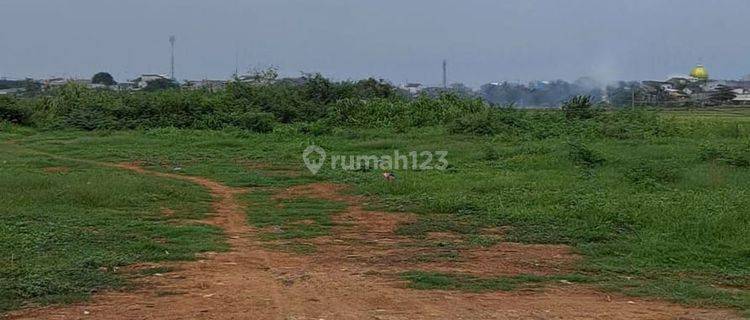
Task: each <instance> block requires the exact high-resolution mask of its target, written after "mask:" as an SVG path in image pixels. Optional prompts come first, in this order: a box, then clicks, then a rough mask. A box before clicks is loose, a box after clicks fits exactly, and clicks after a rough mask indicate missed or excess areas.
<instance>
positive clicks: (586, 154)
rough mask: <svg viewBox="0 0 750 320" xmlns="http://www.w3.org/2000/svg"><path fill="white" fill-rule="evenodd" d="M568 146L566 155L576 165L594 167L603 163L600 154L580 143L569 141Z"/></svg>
mask: <svg viewBox="0 0 750 320" xmlns="http://www.w3.org/2000/svg"><path fill="white" fill-rule="evenodd" d="M568 146H569V147H570V151H569V154H568V155H569V157H570V159H571V160H572V161H573V162H574V163H575V164H577V165H581V166H585V167H594V166H598V165H601V164H603V163H604V161H605V159H604V157H603V156H602V155H601V154H599V153H598V152H597V151H595V150H594V149H592V148H590V147H589V146H587V145H585V144H583V143H582V142H580V141H571V142H569V143H568Z"/></svg>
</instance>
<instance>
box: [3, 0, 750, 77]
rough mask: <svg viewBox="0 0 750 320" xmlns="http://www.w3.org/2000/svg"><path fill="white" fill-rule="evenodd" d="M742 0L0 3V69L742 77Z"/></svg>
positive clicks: (748, 16) (748, 53) (16, 73)
mask: <svg viewBox="0 0 750 320" xmlns="http://www.w3.org/2000/svg"><path fill="white" fill-rule="evenodd" d="M749 20H750V1H748V0H712V1H708V0H621V1H614V0H507V1H501V0H494V1H491V0H484V1H482V0H462V1H459V0H454V1H444V0H411V1H410V0H398V1H397V0H370V1H364V0H297V1H292V0H263V1H260V0H259V1H250V0H211V1H208V0H127V1H123V0H0V77H3V76H5V77H11V78H20V77H26V76H32V77H47V76H67V77H90V76H91V75H92V74H93V73H95V72H97V71H100V70H104V71H109V72H111V73H112V74H113V75H114V76H115V78H116V79H117V80H123V79H129V78H134V77H135V76H136V75H137V74H140V73H167V72H168V71H169V42H168V38H169V35H170V34H174V35H176V36H177V62H176V65H177V78H179V79H188V78H189V79H200V78H227V77H229V76H230V75H231V74H232V73H233V72H234V69H235V56H238V57H239V59H238V60H239V67H240V70H241V71H243V70H248V69H250V68H258V67H264V66H269V65H274V66H278V67H279V68H280V70H281V73H282V74H283V75H290V76H294V75H299V73H300V72H301V71H305V72H321V73H323V74H324V75H327V76H331V77H334V78H336V79H359V78H363V77H368V76H374V77H378V78H386V79H389V80H391V81H393V82H395V83H402V82H405V81H410V82H422V83H425V84H437V83H439V82H440V81H441V80H440V79H441V61H442V59H444V58H445V59H447V60H448V64H449V68H448V69H449V70H448V71H449V72H448V77H449V82H464V83H467V84H469V85H472V86H477V85H479V84H482V83H486V82H493V81H502V80H521V81H527V80H533V79H565V80H575V79H576V78H578V77H580V76H594V77H596V78H600V79H606V80H610V79H661V78H665V77H666V76H668V75H672V74H685V73H687V72H689V70H690V68H691V67H693V65H695V64H696V63H697V62H699V61H701V62H702V63H703V64H705V65H706V67H707V68H708V70H709V72H710V73H711V76H712V77H719V78H732V79H734V78H739V77H741V76H743V75H745V74H748V73H750V26H748V21H749Z"/></svg>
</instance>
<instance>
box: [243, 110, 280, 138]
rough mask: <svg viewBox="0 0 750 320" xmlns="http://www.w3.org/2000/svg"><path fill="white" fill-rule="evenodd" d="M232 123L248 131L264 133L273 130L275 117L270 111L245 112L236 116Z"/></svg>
mask: <svg viewBox="0 0 750 320" xmlns="http://www.w3.org/2000/svg"><path fill="white" fill-rule="evenodd" d="M234 125H235V126H237V127H238V128H241V129H245V130H248V131H252V132H259V133H265V132H271V131H273V127H274V126H275V125H276V119H275V118H274V116H273V114H271V113H266V112H254V113H253V112H247V113H243V114H240V115H239V116H237V118H236V119H235V121H234Z"/></svg>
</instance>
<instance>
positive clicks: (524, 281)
mask: <svg viewBox="0 0 750 320" xmlns="http://www.w3.org/2000/svg"><path fill="white" fill-rule="evenodd" d="M401 278H402V279H404V280H407V281H409V286H410V287H411V288H414V289H419V290H461V291H470V292H487V291H511V290H517V289H521V288H523V289H534V288H540V287H541V286H542V285H544V284H545V283H548V282H552V281H563V282H564V283H573V282H590V281H591V280H590V279H589V278H588V277H585V276H580V275H562V276H536V275H517V276H508V277H477V276H472V275H465V274H451V273H440V272H425V271H408V272H404V273H402V274H401Z"/></svg>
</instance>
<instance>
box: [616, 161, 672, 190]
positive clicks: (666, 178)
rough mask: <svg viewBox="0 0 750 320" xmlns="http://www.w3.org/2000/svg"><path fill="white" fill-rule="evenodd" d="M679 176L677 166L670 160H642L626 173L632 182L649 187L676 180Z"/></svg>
mask: <svg viewBox="0 0 750 320" xmlns="http://www.w3.org/2000/svg"><path fill="white" fill-rule="evenodd" d="M678 176H679V172H678V170H677V166H676V165H675V164H674V163H673V162H669V161H641V162H640V163H638V164H636V165H635V166H632V167H630V168H628V170H627V172H626V173H625V177H626V178H628V180H630V181H631V182H633V183H635V184H638V185H643V186H647V187H658V186H661V185H663V184H666V183H672V182H675V181H677V178H678Z"/></svg>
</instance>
